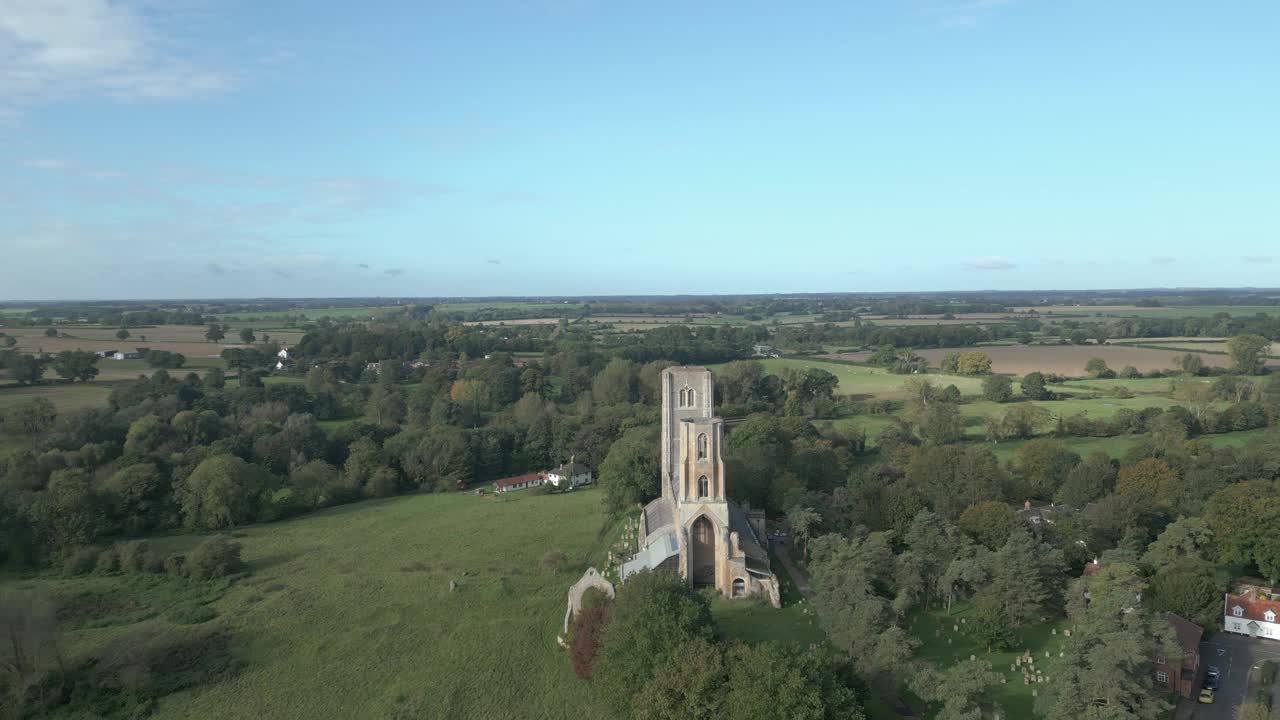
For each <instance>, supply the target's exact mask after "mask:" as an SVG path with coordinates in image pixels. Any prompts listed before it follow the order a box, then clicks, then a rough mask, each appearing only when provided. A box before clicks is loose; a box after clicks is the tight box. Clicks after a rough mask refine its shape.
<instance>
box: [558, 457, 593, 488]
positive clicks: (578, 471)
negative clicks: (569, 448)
mask: <svg viewBox="0 0 1280 720" xmlns="http://www.w3.org/2000/svg"><path fill="white" fill-rule="evenodd" d="M547 482H549V483H551V484H552V485H554V486H556V487H560V486H561V484H563V485H564V487H567V488H569V489H573V488H575V487H578V486H579V485H590V484H591V468H589V467H587V466H586V465H583V464H582V463H580V462H574V460H573V458H569V462H567V463H563V464H562V465H560V467H558V468H555V469H554V470H548V471H547Z"/></svg>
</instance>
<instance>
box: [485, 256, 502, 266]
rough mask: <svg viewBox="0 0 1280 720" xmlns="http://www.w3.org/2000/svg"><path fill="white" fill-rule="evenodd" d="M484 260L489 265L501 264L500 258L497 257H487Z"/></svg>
mask: <svg viewBox="0 0 1280 720" xmlns="http://www.w3.org/2000/svg"><path fill="white" fill-rule="evenodd" d="M485 262H486V263H488V264H490V265H501V264H502V261H501V260H499V259H497V258H489V259H487V260H485Z"/></svg>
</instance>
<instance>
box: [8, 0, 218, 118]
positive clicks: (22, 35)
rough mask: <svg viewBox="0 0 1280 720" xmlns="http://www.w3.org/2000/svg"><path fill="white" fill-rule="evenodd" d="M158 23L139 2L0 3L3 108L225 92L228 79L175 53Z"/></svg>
mask: <svg viewBox="0 0 1280 720" xmlns="http://www.w3.org/2000/svg"><path fill="white" fill-rule="evenodd" d="M163 20H164V18H162V17H160V16H158V15H156V14H148V13H144V12H143V10H142V8H141V7H140V6H139V4H138V3H137V1H136V0H133V1H124V2H121V1H112V0H0V103H6V104H8V105H11V106H19V107H21V106H24V105H30V104H35V103H42V102H50V101H55V100H59V99H64V98H72V97H79V96H83V95H105V96H109V97H115V98H120V99H135V98H184V97H191V96H196V95H203V94H207V93H211V92H217V91H220V90H223V89H225V88H227V87H229V86H230V84H231V79H230V78H229V77H228V76H227V75H226V74H225V73H222V72H219V71H215V70H210V69H207V68H202V67H199V66H198V65H197V64H195V63H193V62H191V61H190V60H187V59H184V58H183V57H181V56H180V55H179V54H178V52H177V51H176V50H175V49H174V48H173V47H172V44H173V43H172V40H173V36H174V33H172V32H170V31H168V30H167V29H166V28H165V27H164V24H163ZM9 112H13V111H12V110H9Z"/></svg>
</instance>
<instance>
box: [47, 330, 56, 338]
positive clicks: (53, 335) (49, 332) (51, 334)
mask: <svg viewBox="0 0 1280 720" xmlns="http://www.w3.org/2000/svg"><path fill="white" fill-rule="evenodd" d="M44 336H45V337H51V338H54V337H58V331H57V329H55V328H45V331H44Z"/></svg>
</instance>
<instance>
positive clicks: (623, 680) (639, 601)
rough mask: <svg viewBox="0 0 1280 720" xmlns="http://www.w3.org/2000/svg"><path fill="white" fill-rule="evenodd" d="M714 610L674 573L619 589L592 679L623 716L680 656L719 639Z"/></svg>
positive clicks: (642, 577)
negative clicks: (689, 647)
mask: <svg viewBox="0 0 1280 720" xmlns="http://www.w3.org/2000/svg"><path fill="white" fill-rule="evenodd" d="M714 632H715V631H714V627H713V625H712V621H711V606H710V605H709V604H708V602H707V599H706V598H705V597H704V596H702V595H701V594H699V593H698V592H697V591H695V590H694V589H693V587H692V586H691V585H689V584H688V583H686V582H684V581H683V580H681V579H680V578H679V577H677V576H676V575H674V574H672V573H663V572H653V571H649V570H644V571H641V572H638V573H636V574H634V575H631V576H630V577H628V578H627V582H626V583H624V584H623V585H622V586H621V587H620V588H618V594H617V597H616V598H615V599H614V601H613V608H612V610H611V612H610V618H609V624H608V627H606V628H605V630H604V635H603V637H601V640H600V649H599V653H598V654H597V656H596V660H595V663H594V668H593V677H594V678H595V682H596V683H598V684H599V688H600V692H601V695H603V696H604V698H605V699H606V700H607V701H608V702H609V703H610V704H611V705H612V706H613V707H614V709H615V711H616V712H617V713H618V714H623V713H625V712H626V711H627V710H628V709H630V707H631V699H632V698H633V697H635V695H636V693H637V692H638V691H639V690H640V689H641V688H642V687H644V686H645V684H647V683H648V682H649V680H650V679H651V678H652V677H653V676H654V674H655V673H656V672H657V671H658V669H659V668H661V667H664V666H667V665H669V664H670V663H671V659H672V657H674V655H675V653H676V650H677V649H679V648H681V647H682V646H683V645H685V643H687V642H689V641H692V640H699V639H701V640H711V638H712V637H713V635H714Z"/></svg>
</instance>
